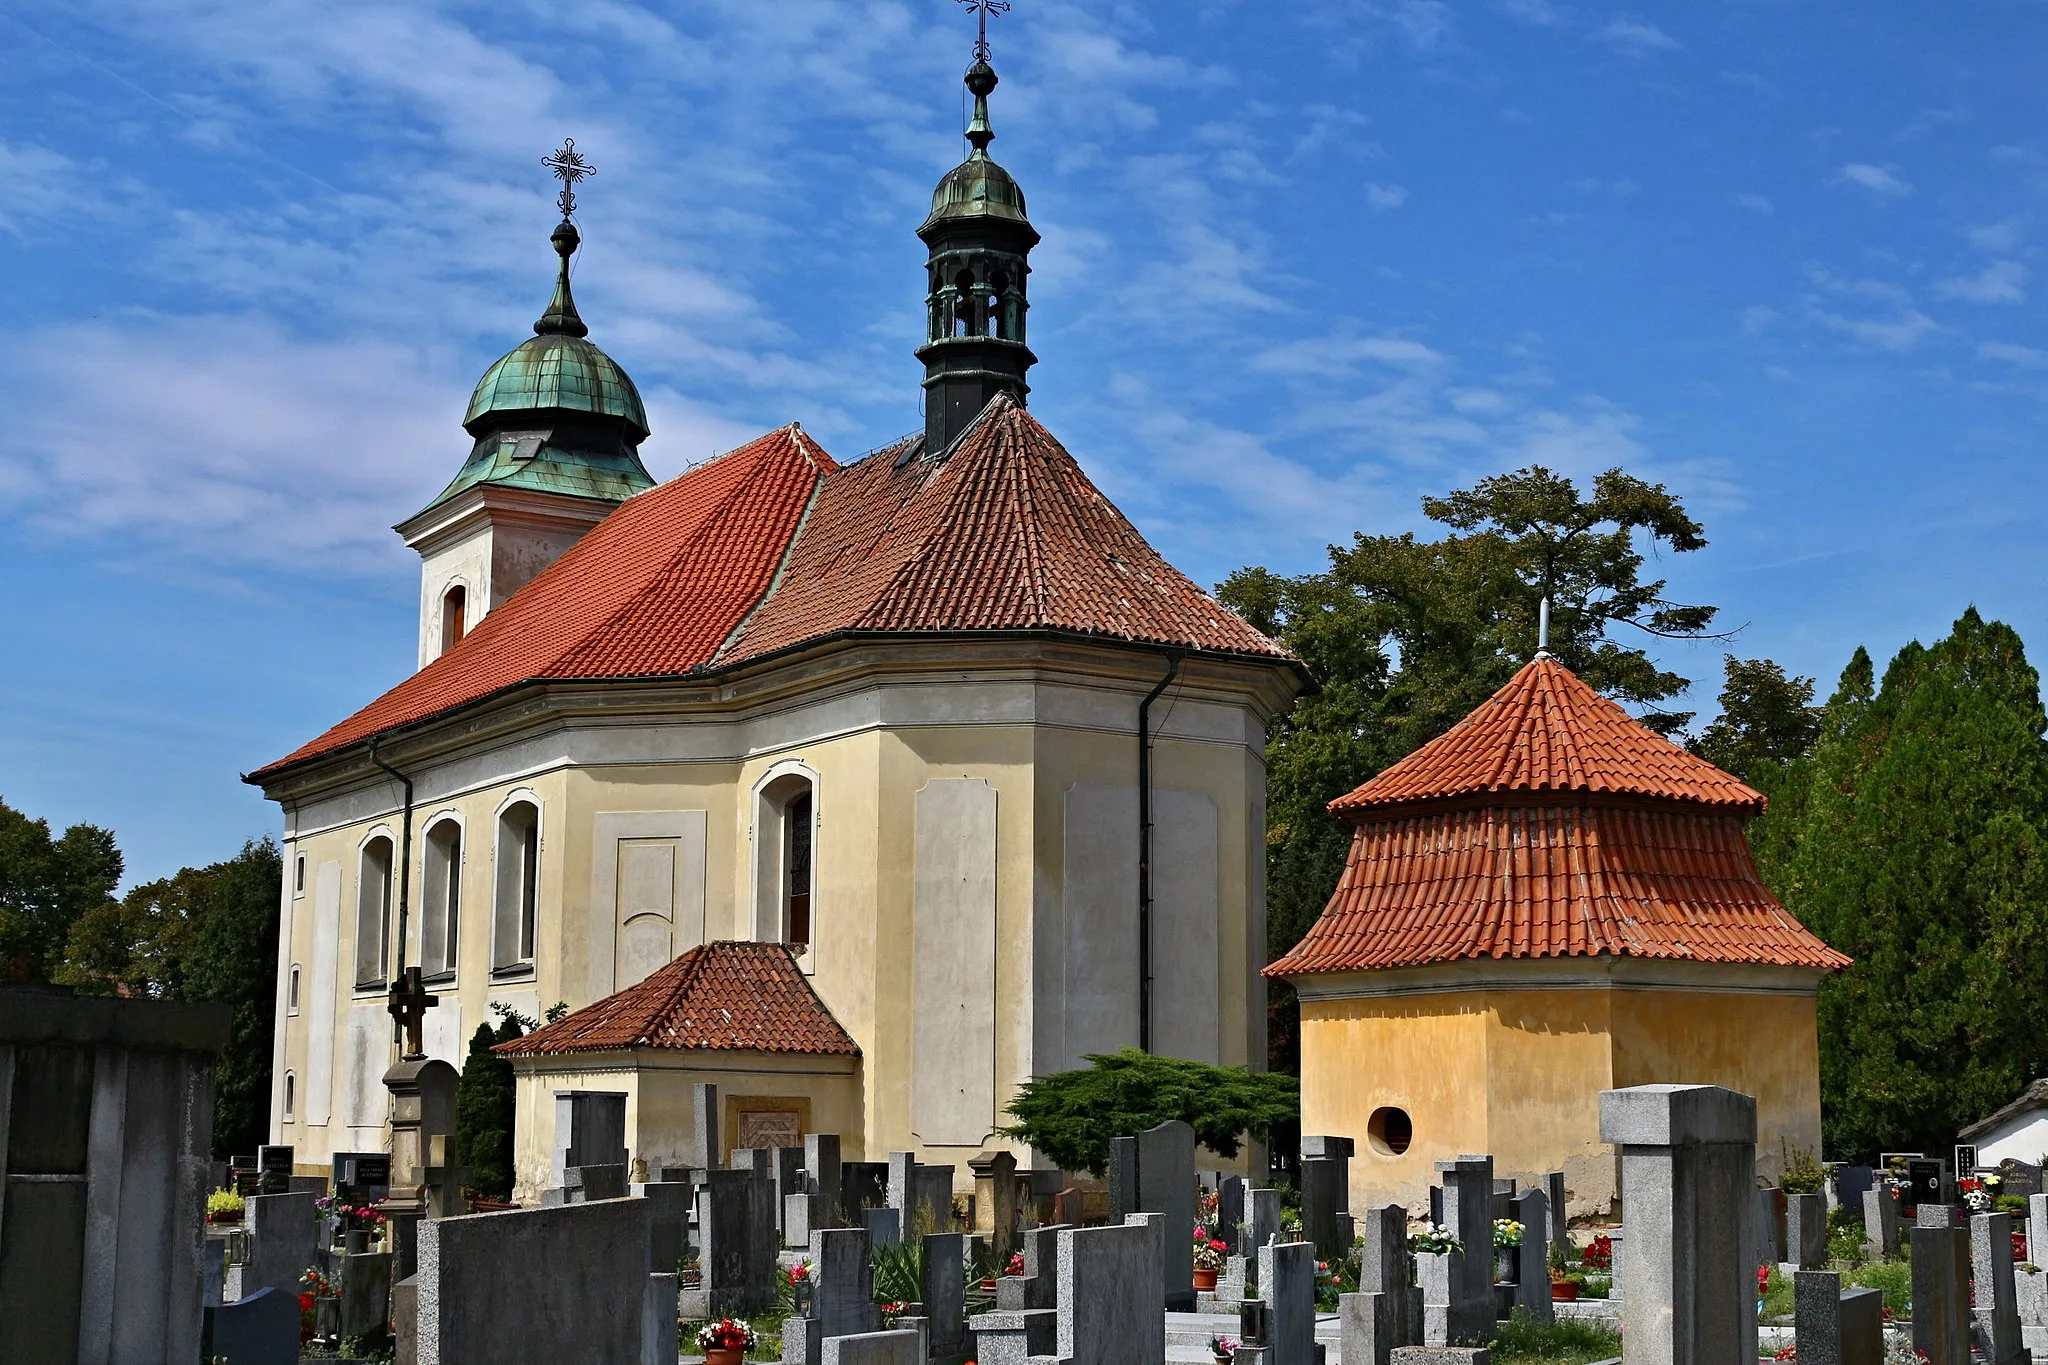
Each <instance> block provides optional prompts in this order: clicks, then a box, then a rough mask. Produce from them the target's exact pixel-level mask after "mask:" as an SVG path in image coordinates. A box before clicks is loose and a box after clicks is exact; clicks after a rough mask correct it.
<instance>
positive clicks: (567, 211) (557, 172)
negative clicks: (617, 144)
mask: <svg viewBox="0 0 2048 1365" xmlns="http://www.w3.org/2000/svg"><path fill="white" fill-rule="evenodd" d="M540 164H541V165H543V166H545V167H547V168H548V170H549V171H550V172H551V173H552V174H553V175H554V177H555V178H556V179H557V180H559V181H561V182H562V192H561V193H560V194H558V195H556V196H555V207H556V208H558V209H560V210H561V211H562V221H563V222H565V223H566V222H568V221H569V219H571V218H572V217H574V216H575V214H576V182H577V181H579V180H581V179H583V178H584V177H585V176H588V175H596V174H597V167H595V166H593V165H591V164H590V163H589V162H588V161H585V160H584V159H583V153H581V152H579V151H577V150H576V139H575V138H573V137H565V138H563V139H562V145H561V146H560V147H559V148H557V149H556V150H555V151H554V152H553V153H552V154H550V155H548V156H544V157H542V158H541V159H540Z"/></svg>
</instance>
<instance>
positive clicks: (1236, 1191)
mask: <svg viewBox="0 0 2048 1365" xmlns="http://www.w3.org/2000/svg"><path fill="white" fill-rule="evenodd" d="M1246 1188H1247V1186H1246V1185H1245V1179H1244V1177H1243V1176H1241V1175H1226V1176H1224V1177H1223V1178H1222V1179H1221V1180H1219V1181H1217V1182H1216V1235H1217V1237H1219V1238H1221V1239H1222V1240H1223V1241H1225V1242H1228V1243H1229V1244H1230V1252H1231V1254H1232V1255H1234V1256H1241V1255H1243V1254H1244V1245H1243V1243H1244V1242H1245V1240H1246V1236H1245V1230H1244V1192H1245V1190H1246Z"/></svg>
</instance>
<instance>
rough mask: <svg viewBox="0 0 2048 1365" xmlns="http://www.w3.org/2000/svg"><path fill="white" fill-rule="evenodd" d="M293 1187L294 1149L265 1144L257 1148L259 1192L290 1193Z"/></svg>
mask: <svg viewBox="0 0 2048 1365" xmlns="http://www.w3.org/2000/svg"><path fill="white" fill-rule="evenodd" d="M291 1187H292V1149H291V1148H290V1147H285V1146H263V1147H258V1148H257V1149H256V1189H257V1192H258V1193H259V1194H288V1193H290V1192H291Z"/></svg>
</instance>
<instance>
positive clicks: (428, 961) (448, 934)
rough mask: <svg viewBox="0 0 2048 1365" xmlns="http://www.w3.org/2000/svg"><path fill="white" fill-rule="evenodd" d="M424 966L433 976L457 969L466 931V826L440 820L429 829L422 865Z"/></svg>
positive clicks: (421, 932) (422, 943)
mask: <svg viewBox="0 0 2048 1365" xmlns="http://www.w3.org/2000/svg"><path fill="white" fill-rule="evenodd" d="M420 871H421V873H422V875H421V877H420V913H421V915H422V920H421V923H420V966H421V967H422V968H424V969H425V971H426V973H427V974H428V975H429V976H432V975H434V974H436V973H440V972H452V971H454V970H455V948H456V944H457V943H458V942H459V941H460V939H461V934H462V826H461V824H460V823H459V822H457V821H454V820H437V821H435V822H434V823H433V824H432V825H431V826H429V827H428V829H427V842H426V853H425V857H424V858H423V860H422V866H421V869H420Z"/></svg>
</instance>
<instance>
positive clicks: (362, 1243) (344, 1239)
mask: <svg viewBox="0 0 2048 1365" xmlns="http://www.w3.org/2000/svg"><path fill="white" fill-rule="evenodd" d="M341 1249H342V1251H343V1252H344V1253H346V1254H347V1255H350V1256H360V1255H362V1254H363V1253H364V1252H366V1251H368V1250H369V1249H370V1230H369V1229H368V1228H350V1229H348V1230H347V1231H346V1232H344V1233H342V1234H341Z"/></svg>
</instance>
